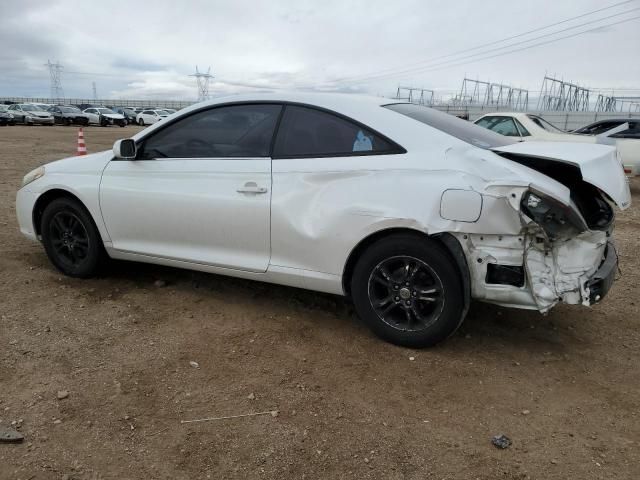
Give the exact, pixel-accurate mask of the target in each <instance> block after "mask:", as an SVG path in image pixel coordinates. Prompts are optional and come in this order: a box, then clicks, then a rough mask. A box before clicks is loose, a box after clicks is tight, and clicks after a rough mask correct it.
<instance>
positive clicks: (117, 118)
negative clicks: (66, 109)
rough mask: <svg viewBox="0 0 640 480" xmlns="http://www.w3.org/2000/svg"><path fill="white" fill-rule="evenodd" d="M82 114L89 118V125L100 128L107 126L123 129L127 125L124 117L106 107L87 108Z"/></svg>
mask: <svg viewBox="0 0 640 480" xmlns="http://www.w3.org/2000/svg"><path fill="white" fill-rule="evenodd" d="M82 113H84V114H86V115H87V116H88V117H89V123H90V124H94V125H100V126H101V127H107V126H109V125H118V126H119V127H124V126H126V125H127V120H126V119H125V118H124V115H120V114H119V113H116V112H114V111H113V110H111V109H109V108H106V107H92V108H87V109H86V110H84V111H83V112H82Z"/></svg>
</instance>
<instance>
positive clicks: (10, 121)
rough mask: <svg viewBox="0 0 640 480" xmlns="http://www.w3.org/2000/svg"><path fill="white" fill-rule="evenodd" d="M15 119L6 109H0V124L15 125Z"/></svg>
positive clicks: (3, 125)
mask: <svg viewBox="0 0 640 480" xmlns="http://www.w3.org/2000/svg"><path fill="white" fill-rule="evenodd" d="M15 124H16V119H15V118H14V117H13V115H12V114H10V113H9V112H7V111H4V110H0V126H2V127H5V126H7V125H15Z"/></svg>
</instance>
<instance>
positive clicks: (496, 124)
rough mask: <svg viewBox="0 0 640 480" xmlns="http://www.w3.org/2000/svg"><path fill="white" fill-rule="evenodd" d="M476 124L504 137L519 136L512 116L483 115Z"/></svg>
mask: <svg viewBox="0 0 640 480" xmlns="http://www.w3.org/2000/svg"><path fill="white" fill-rule="evenodd" d="M477 124H478V125H480V126H481V127H484V128H487V129H489V130H491V131H493V132H496V133H499V134H500V135H504V136H505V137H519V136H520V134H519V133H518V129H517V127H516V124H515V122H514V121H513V118H512V117H502V116H500V117H497V116H496V117H484V118H481V119H480V120H478V122H477ZM525 131H526V130H525ZM527 133H528V132H527Z"/></svg>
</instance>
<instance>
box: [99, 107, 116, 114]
mask: <svg viewBox="0 0 640 480" xmlns="http://www.w3.org/2000/svg"><path fill="white" fill-rule="evenodd" d="M97 110H98V113H104V114H107V115H108V114H114V113H116V112H114V111H113V110H109V109H108V108H98V109H97Z"/></svg>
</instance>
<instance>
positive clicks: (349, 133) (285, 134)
mask: <svg viewBox="0 0 640 480" xmlns="http://www.w3.org/2000/svg"><path fill="white" fill-rule="evenodd" d="M400 150H401V149H400V147H398V146H397V145H395V144H393V143H391V142H389V141H388V140H386V139H384V138H382V137H381V136H380V135H378V134H376V133H374V132H372V131H371V130H370V129H368V128H365V127H363V126H360V125H357V124H356V123H354V122H351V121H349V120H346V119H344V118H342V117H339V116H338V115H334V114H332V113H329V112H325V111H321V110H317V109H315V108H308V107H302V106H297V105H287V106H286V107H285V111H284V115H283V117H282V121H281V123H280V127H279V129H278V134H277V138H276V143H275V146H274V150H273V156H274V157H279V158H286V157H341V156H349V155H371V154H380V153H398V152H399V151H400Z"/></svg>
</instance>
